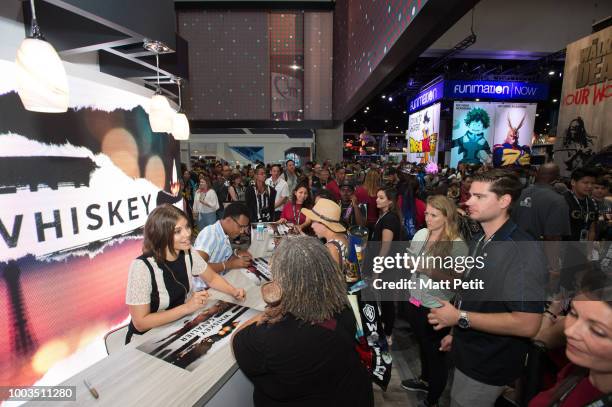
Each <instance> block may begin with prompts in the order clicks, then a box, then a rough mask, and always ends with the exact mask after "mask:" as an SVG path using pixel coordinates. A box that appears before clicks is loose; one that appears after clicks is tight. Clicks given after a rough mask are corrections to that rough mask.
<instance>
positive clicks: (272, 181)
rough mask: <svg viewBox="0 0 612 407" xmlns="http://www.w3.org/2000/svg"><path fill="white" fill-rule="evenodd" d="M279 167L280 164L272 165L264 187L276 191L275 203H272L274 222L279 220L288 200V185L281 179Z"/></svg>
mask: <svg viewBox="0 0 612 407" xmlns="http://www.w3.org/2000/svg"><path fill="white" fill-rule="evenodd" d="M281 172H282V170H281V166H280V164H274V165H273V166H272V169H271V170H270V175H271V177H270V178H268V179H267V180H266V185H268V186H270V187H272V188H274V189H275V190H276V201H275V202H274V220H275V221H277V220H278V219H280V214H281V211H282V210H283V205H285V202H287V200H288V199H289V194H290V192H289V185H288V184H287V181H285V180H284V179H283V178H281Z"/></svg>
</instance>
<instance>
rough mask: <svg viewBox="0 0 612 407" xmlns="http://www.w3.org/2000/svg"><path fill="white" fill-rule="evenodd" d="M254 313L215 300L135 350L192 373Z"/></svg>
mask: <svg viewBox="0 0 612 407" xmlns="http://www.w3.org/2000/svg"><path fill="white" fill-rule="evenodd" d="M258 313H259V312H258V311H255V310H252V309H250V308H247V307H243V306H241V305H234V304H230V303H227V302H224V301H218V302H216V303H215V304H214V305H212V306H211V307H210V308H207V309H205V310H203V311H202V312H200V313H199V314H198V315H197V316H196V317H194V318H193V319H192V320H191V321H189V322H186V323H185V324H184V325H183V326H181V327H180V328H178V329H176V328H174V329H170V330H169V329H166V330H165V331H163V330H162V331H160V332H158V333H157V334H156V335H155V336H153V337H151V338H150V339H149V340H147V341H146V342H144V343H143V344H141V345H139V346H138V348H137V349H139V350H141V351H143V352H146V353H148V354H149V355H151V356H155V357H156V358H158V359H161V360H163V361H165V362H168V363H170V364H172V365H174V366H178V367H180V368H182V369H185V370H187V371H189V372H193V371H194V370H195V369H196V368H197V367H198V366H200V365H203V364H205V363H206V360H207V359H208V358H210V356H211V355H213V354H214V353H215V352H217V351H218V350H219V349H220V348H222V347H223V344H224V343H227V342H228V341H229V340H230V338H231V336H232V333H233V332H234V331H235V330H236V328H237V327H238V326H239V325H240V324H243V323H244V322H246V321H248V320H249V319H251V318H252V317H254V316H255V315H257V314H258Z"/></svg>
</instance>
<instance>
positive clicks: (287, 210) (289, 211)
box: [281, 201, 306, 225]
mask: <svg viewBox="0 0 612 407" xmlns="http://www.w3.org/2000/svg"><path fill="white" fill-rule="evenodd" d="M293 206H294V204H293V202H291V201H290V202H287V203H286V204H285V206H283V210H282V212H281V218H284V219H287V222H291V223H293V224H294V225H298V224H299V225H301V224H303V223H304V222H306V216H305V215H304V214H303V213H301V212H300V210H301V209H302V205H301V204H295V215H294V211H293ZM298 218H299V222H298Z"/></svg>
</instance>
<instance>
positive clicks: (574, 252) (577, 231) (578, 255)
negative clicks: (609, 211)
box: [561, 168, 599, 294]
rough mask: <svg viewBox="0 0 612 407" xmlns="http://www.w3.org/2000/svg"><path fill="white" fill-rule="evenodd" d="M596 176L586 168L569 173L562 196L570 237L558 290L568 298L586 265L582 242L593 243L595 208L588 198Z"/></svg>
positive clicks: (584, 248)
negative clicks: (567, 208)
mask: <svg viewBox="0 0 612 407" xmlns="http://www.w3.org/2000/svg"><path fill="white" fill-rule="evenodd" d="M595 175H596V173H595V171H593V170H590V169H586V168H578V169H577V170H574V172H572V176H571V187H572V189H571V190H570V191H567V192H566V193H565V195H564V196H565V201H566V202H567V205H568V206H569V221H570V234H569V235H566V236H564V238H563V240H565V241H567V242H568V243H566V247H565V249H566V250H565V252H564V256H563V262H562V269H561V287H562V289H563V290H564V292H567V293H568V294H571V292H572V291H573V290H574V289H575V288H576V287H577V281H576V280H577V278H579V276H580V275H582V273H583V272H584V270H585V266H586V265H587V263H588V251H589V247H588V245H587V244H586V243H578V242H586V241H592V240H594V239H595V226H596V222H597V219H598V218H599V208H598V206H597V203H596V202H595V200H593V198H591V197H590V195H591V192H592V191H593V184H594V183H595V178H596V176H595Z"/></svg>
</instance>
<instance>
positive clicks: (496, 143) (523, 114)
mask: <svg viewBox="0 0 612 407" xmlns="http://www.w3.org/2000/svg"><path fill="white" fill-rule="evenodd" d="M536 107H537V105H536V104H535V103H501V102H500V103H494V102H455V103H454V108H453V133H452V143H451V146H452V149H451V164H450V165H451V167H456V166H457V165H458V164H493V165H494V166H496V167H502V166H520V165H527V164H529V159H530V154H531V139H532V135H533V126H534V124H535V113H536Z"/></svg>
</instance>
